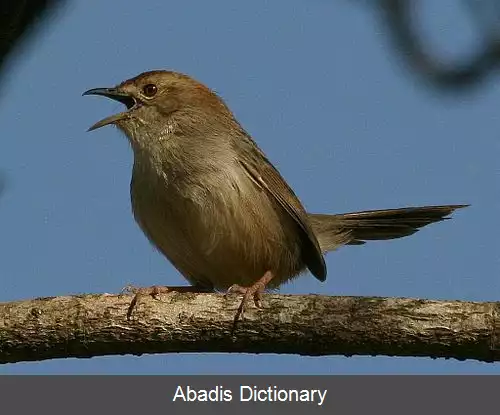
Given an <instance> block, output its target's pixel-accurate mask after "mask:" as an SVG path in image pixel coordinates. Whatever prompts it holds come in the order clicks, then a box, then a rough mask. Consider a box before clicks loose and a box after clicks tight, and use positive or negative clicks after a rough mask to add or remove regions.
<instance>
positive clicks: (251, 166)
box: [238, 136, 326, 281]
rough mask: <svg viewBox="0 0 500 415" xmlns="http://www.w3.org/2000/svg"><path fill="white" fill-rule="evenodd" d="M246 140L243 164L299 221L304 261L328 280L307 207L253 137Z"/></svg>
mask: <svg viewBox="0 0 500 415" xmlns="http://www.w3.org/2000/svg"><path fill="white" fill-rule="evenodd" d="M247 140H248V141H247ZM243 141H244V142H243V143H239V146H238V147H239V149H240V151H241V144H243V147H244V150H245V155H246V156H247V157H240V158H239V162H240V164H241V165H242V166H243V168H244V169H245V170H246V172H247V173H248V174H249V175H250V177H251V178H252V180H253V181H254V182H255V183H256V184H257V185H258V186H259V187H260V188H262V189H263V190H264V191H266V192H267V193H268V194H269V196H270V197H271V198H272V199H273V200H275V201H276V202H278V204H279V205H280V206H281V207H282V208H283V209H284V211H285V212H286V213H287V214H288V215H289V216H290V217H291V218H292V219H293V220H294V222H295V223H296V224H297V227H298V229H299V233H300V237H301V241H302V248H303V251H302V255H303V259H304V262H305V264H306V265H307V267H308V268H309V270H310V271H311V273H312V274H313V275H314V276H315V277H316V278H317V279H318V280H320V281H324V280H325V279H326V264H325V260H324V258H323V255H322V253H321V249H320V246H319V243H318V240H317V238H316V236H315V234H314V232H313V230H312V227H311V225H310V224H309V220H308V217H307V213H306V211H305V209H304V207H303V206H302V204H301V203H300V201H299V199H298V198H297V196H296V195H295V193H294V192H293V190H292V189H291V188H290V186H288V184H287V183H286V181H285V179H283V177H282V176H281V174H280V173H279V172H278V170H276V168H275V167H274V166H273V165H272V164H271V162H270V161H269V160H268V159H267V158H266V156H265V155H264V153H263V152H262V151H261V150H260V149H259V148H258V147H257V145H256V144H255V143H254V142H253V140H252V139H251V138H250V137H248V136H247V137H245V139H244V140H243Z"/></svg>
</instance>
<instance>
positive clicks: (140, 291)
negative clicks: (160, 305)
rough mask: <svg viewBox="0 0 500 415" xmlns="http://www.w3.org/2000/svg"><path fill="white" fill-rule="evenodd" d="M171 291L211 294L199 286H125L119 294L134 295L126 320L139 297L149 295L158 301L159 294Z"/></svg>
mask: <svg viewBox="0 0 500 415" xmlns="http://www.w3.org/2000/svg"><path fill="white" fill-rule="evenodd" d="M173 291H175V292H178V293H210V292H213V289H212V288H209V287H205V286H201V285H180V286H173V287H166V286H162V285H153V286H151V287H134V286H132V285H127V286H126V287H125V288H123V290H122V291H121V293H122V294H123V293H130V294H135V295H134V298H132V301H131V302H130V305H129V307H128V310H127V320H130V317H131V316H132V312H133V311H134V308H135V307H136V306H137V302H138V301H139V299H140V298H141V297H144V296H146V295H150V296H151V297H152V298H154V299H155V300H159V298H158V296H159V295H160V294H166V293H170V292H173Z"/></svg>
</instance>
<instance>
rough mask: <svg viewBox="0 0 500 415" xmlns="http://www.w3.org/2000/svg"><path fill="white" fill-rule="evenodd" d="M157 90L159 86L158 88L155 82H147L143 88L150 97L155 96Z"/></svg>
mask: <svg viewBox="0 0 500 415" xmlns="http://www.w3.org/2000/svg"><path fill="white" fill-rule="evenodd" d="M157 92H158V88H156V85H155V84H147V85H145V86H144V87H143V88H142V93H143V94H144V95H146V96H147V97H149V98H151V97H154V96H155V95H156V93H157Z"/></svg>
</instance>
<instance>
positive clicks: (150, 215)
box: [84, 71, 467, 321]
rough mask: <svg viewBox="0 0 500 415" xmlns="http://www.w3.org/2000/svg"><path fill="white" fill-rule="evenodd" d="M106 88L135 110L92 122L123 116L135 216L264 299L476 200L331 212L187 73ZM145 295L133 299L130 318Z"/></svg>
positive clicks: (223, 278) (208, 282)
mask: <svg viewBox="0 0 500 415" xmlns="http://www.w3.org/2000/svg"><path fill="white" fill-rule="evenodd" d="M84 95H103V96H105V97H108V98H111V99H114V100H116V101H119V102H121V103H122V104H124V105H125V106H126V107H127V110H126V111H124V112H121V113H119V114H116V115H112V116H110V117H108V118H105V119H103V120H101V121H99V122H97V123H96V124H94V125H93V126H92V127H90V128H89V131H91V130H95V129H97V128H100V127H103V126H105V125H108V124H114V125H116V126H117V127H118V128H119V129H120V130H121V131H123V132H124V133H125V135H126V136H127V137H128V139H129V141H130V144H131V146H132V149H133V152H134V166H133V171H132V180H131V184H130V194H131V200H132V210H133V213H134V216H135V219H136V221H137V223H138V224H139V226H140V227H141V229H142V230H143V231H144V233H145V234H146V236H147V237H148V238H149V240H150V241H151V242H152V243H153V245H155V246H156V247H157V248H158V249H159V250H160V252H162V253H163V254H164V255H165V256H166V257H167V258H168V259H169V260H170V261H171V262H172V264H173V265H174V266H175V267H176V268H177V269H178V270H179V272H180V273H181V274H182V275H183V276H184V277H185V278H186V279H187V280H188V281H189V282H190V283H191V284H192V285H193V286H192V287H163V288H159V287H151V288H148V289H140V290H139V291H138V292H137V295H139V294H141V295H143V294H145V293H149V294H151V295H155V294H157V293H159V292H166V291H170V290H183V291H188V290H189V291H197V292H199V291H210V290H228V291H229V292H237V293H242V294H243V300H242V302H241V305H240V307H239V309H238V312H237V314H236V317H235V321H237V320H238V318H239V317H240V315H241V314H242V313H243V311H244V308H245V304H246V302H247V300H248V299H249V298H250V297H253V298H254V300H255V304H256V305H257V306H258V307H259V306H260V294H261V292H262V291H263V290H264V289H265V288H276V287H278V286H280V285H281V284H283V283H284V282H286V281H289V280H291V279H292V278H294V277H296V276H298V275H299V274H300V273H302V272H303V271H305V270H306V269H309V270H310V271H311V273H312V274H313V275H314V276H315V277H316V278H317V279H319V280H320V281H324V280H325V278H326V266H325V261H324V258H323V254H324V253H326V252H328V251H333V250H335V249H337V248H339V247H340V246H342V245H360V244H363V243H365V241H368V240H383V239H394V238H401V237H404V236H408V235H411V234H413V233H415V232H416V231H417V230H418V229H419V228H421V227H423V226H426V225H428V224H430V223H433V222H438V221H441V220H443V219H446V218H445V217H446V216H448V215H450V214H451V213H452V212H453V211H454V210H455V209H458V208H462V207H465V206H467V205H446V206H424V207H407V208H401V209H388V210H374V211H366V212H356V213H346V214H337V215H323V214H312V213H307V212H306V211H305V209H304V207H303V206H302V204H301V202H300V201H299V199H298V198H297V196H296V195H295V193H294V192H293V190H292V189H291V188H290V187H289V186H288V184H287V183H286V181H285V180H284V179H283V177H282V176H281V175H280V173H279V172H278V170H276V168H275V167H274V166H273V165H272V164H271V162H270V161H269V160H268V159H267V157H266V156H265V155H264V153H263V152H262V151H261V150H260V149H259V147H258V146H257V144H256V143H255V142H254V141H253V140H252V138H251V137H250V136H249V135H248V133H247V132H246V131H245V130H244V129H243V128H242V126H241V125H240V124H239V123H238V121H237V120H236V119H235V117H234V115H233V114H232V112H231V111H230V110H229V108H228V107H227V106H226V105H225V103H224V102H223V101H222V100H221V99H220V98H219V97H218V96H217V95H216V94H215V93H214V92H213V91H211V90H210V89H209V88H207V87H206V86H204V85H202V84H201V83H199V82H197V81H195V80H194V79H192V78H190V77H189V76H187V75H183V74H180V73H176V72H169V71H151V72H145V73H143V74H140V75H138V76H136V77H135V78H132V79H129V80H127V81H125V82H122V83H121V84H119V85H118V86H116V87H112V88H95V89H90V90H88V91H86V92H84ZM137 295H136V297H135V298H134V301H133V302H132V304H131V307H130V308H129V314H128V315H129V316H130V312H131V311H132V309H133V307H134V305H135V303H136V301H137Z"/></svg>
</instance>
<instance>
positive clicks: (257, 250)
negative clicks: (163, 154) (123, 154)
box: [131, 156, 304, 289]
mask: <svg viewBox="0 0 500 415" xmlns="http://www.w3.org/2000/svg"><path fill="white" fill-rule="evenodd" d="M205 157H206V156H205ZM212 162H214V160H213V159H212ZM167 166H168V164H167ZM131 199H132V208H133V212H134V216H135V218H136V220H137V222H138V224H139V226H140V227H141V229H142V230H143V231H144V233H145V234H146V236H147V237H148V238H149V240H150V241H151V242H152V243H153V244H154V245H155V246H156V247H157V248H158V249H159V250H160V251H161V252H162V253H163V254H164V255H165V256H166V257H167V258H168V259H169V260H170V261H171V262H172V263H173V265H174V266H175V267H176V268H177V269H178V270H179V271H180V272H181V273H182V274H183V275H184V276H185V277H186V278H187V279H188V280H189V281H190V282H191V283H192V284H195V283H201V284H203V285H211V286H213V287H214V288H218V289H227V288H228V287H229V286H231V285H232V284H235V283H237V284H240V285H251V284H253V283H254V282H255V281H256V280H257V279H258V278H260V277H261V276H262V275H263V274H264V273H265V272H266V271H267V270H272V271H273V272H274V273H275V274H276V279H275V285H278V284H279V283H281V282H283V280H286V279H288V278H290V277H292V276H294V275H296V274H297V273H298V272H300V271H301V270H302V269H303V268H304V266H303V264H302V262H301V259H300V246H299V241H298V238H297V235H296V230H295V227H294V224H293V223H290V222H289V218H287V217H285V216H284V215H283V214H282V212H281V211H280V207H279V206H276V205H275V204H273V201H272V200H270V199H269V197H268V195H267V194H266V193H265V192H264V191H263V190H262V189H261V188H259V187H258V186H256V184H255V183H254V182H253V181H252V180H251V179H250V178H249V176H248V175H247V174H246V172H245V171H244V170H243V169H242V168H241V167H240V166H239V164H238V163H237V161H234V162H233V161H231V160H229V159H226V160H225V161H224V163H218V162H217V161H215V162H214V163H213V164H212V165H211V166H210V164H208V165H206V164H205V165H204V168H203V169H200V170H196V169H193V168H187V169H186V168H185V169H182V168H181V167H179V166H174V167H171V168H168V167H165V166H164V167H163V168H162V169H158V168H155V167H152V166H151V165H141V164H138V163H137V161H136V163H135V164H134V171H133V176H132V182H131ZM271 287H272V284H271Z"/></svg>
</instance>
